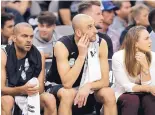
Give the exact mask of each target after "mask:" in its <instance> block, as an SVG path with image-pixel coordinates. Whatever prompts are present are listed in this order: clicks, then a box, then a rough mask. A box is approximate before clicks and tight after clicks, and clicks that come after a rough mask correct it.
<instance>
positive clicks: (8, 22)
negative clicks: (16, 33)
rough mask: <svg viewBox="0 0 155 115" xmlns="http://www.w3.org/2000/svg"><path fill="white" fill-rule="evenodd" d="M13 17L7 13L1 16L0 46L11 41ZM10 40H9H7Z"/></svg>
mask: <svg viewBox="0 0 155 115" xmlns="http://www.w3.org/2000/svg"><path fill="white" fill-rule="evenodd" d="M14 25H15V22H14V16H13V15H12V14H9V13H2V15H1V44H2V45H7V44H8V42H9V41H11V35H12V34H13V28H14ZM9 39H10V40H9Z"/></svg>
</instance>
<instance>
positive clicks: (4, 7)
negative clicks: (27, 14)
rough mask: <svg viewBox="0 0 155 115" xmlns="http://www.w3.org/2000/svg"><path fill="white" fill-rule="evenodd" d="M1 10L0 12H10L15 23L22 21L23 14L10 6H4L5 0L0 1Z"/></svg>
mask: <svg viewBox="0 0 155 115" xmlns="http://www.w3.org/2000/svg"><path fill="white" fill-rule="evenodd" d="M1 3H2V4H1V6H2V7H1V12H2V13H12V14H13V15H14V18H15V19H14V20H15V24H17V23H20V22H24V18H23V16H22V15H21V14H20V13H19V12H18V11H17V10H14V9H11V8H7V7H6V2H5V1H2V2H1Z"/></svg>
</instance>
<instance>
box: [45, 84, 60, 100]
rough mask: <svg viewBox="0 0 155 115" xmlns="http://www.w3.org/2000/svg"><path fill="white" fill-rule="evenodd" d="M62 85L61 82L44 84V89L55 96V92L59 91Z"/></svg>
mask: <svg viewBox="0 0 155 115" xmlns="http://www.w3.org/2000/svg"><path fill="white" fill-rule="evenodd" d="M62 87H63V86H62V85H61V84H58V85H52V84H50V85H47V86H46V85H45V91H46V92H48V93H51V94H53V95H54V96H55V97H57V93H58V91H59V89H61V88H62Z"/></svg>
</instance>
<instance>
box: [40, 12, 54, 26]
mask: <svg viewBox="0 0 155 115" xmlns="http://www.w3.org/2000/svg"><path fill="white" fill-rule="evenodd" d="M38 22H39V23H40V24H44V23H45V24H48V25H54V24H56V16H55V15H54V14H53V13H52V12H49V11H43V12H41V13H40V14H39V16H38Z"/></svg>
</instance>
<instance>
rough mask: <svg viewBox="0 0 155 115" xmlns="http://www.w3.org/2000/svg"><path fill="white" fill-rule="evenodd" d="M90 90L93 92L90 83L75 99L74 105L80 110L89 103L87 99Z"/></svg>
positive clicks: (80, 90) (82, 88)
mask: <svg viewBox="0 0 155 115" xmlns="http://www.w3.org/2000/svg"><path fill="white" fill-rule="evenodd" d="M90 90H91V86H90V84H89V83H87V84H85V85H84V86H83V87H81V88H80V89H79V91H78V93H77V95H76V97H75V99H74V105H78V108H81V107H82V106H85V105H86V103H87V98H88V96H89V93H90Z"/></svg>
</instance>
